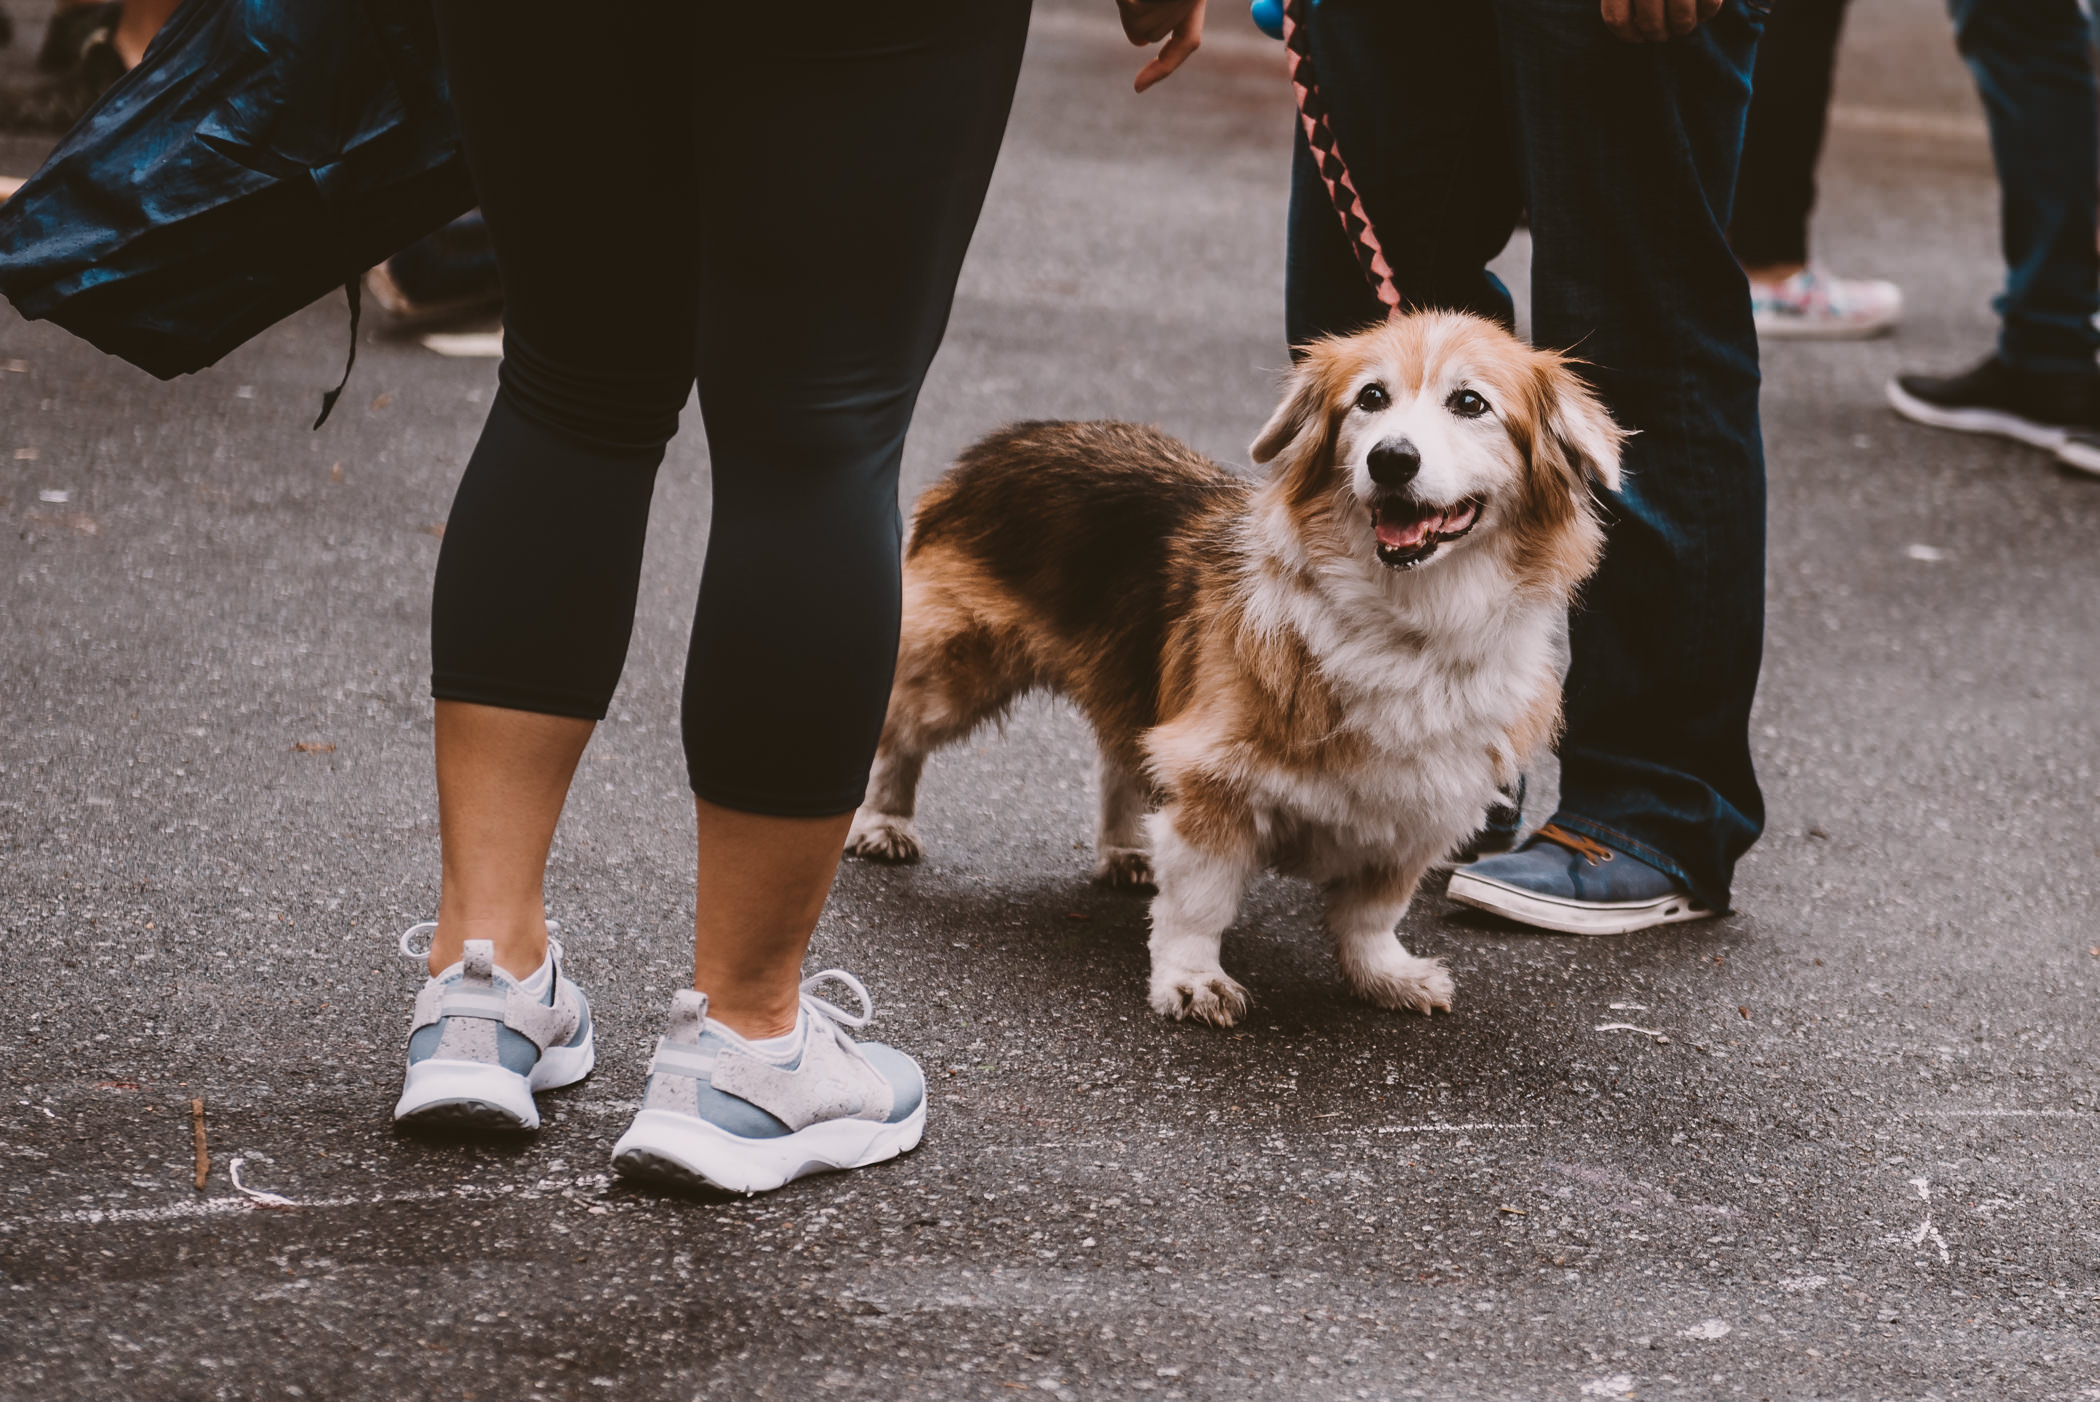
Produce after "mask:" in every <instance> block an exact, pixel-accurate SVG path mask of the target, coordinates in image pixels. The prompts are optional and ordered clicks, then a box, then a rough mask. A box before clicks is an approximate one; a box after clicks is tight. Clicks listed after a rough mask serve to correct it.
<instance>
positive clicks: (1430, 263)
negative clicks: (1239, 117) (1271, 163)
mask: <svg viewBox="0 0 2100 1402" xmlns="http://www.w3.org/2000/svg"><path fill="white" fill-rule="evenodd" d="M1762 8H1763V7H1762V6H1754V5H1751V4H1748V3H1745V0H1729V3H1728V4H1727V5H1726V6H1725V7H1724V8H1723V9H1722V11H1721V12H1720V14H1718V15H1717V16H1715V18H1714V19H1713V20H1712V21H1710V22H1709V23H1707V24H1705V25H1703V26H1701V27H1700V28H1699V29H1698V30H1697V31H1696V32H1695V33H1694V34H1692V35H1691V36H1689V37H1687V38H1685V39H1681V40H1678V41H1676V42H1674V43H1669V44H1626V43H1622V42H1621V41H1619V40H1618V39H1615V38H1613V37H1612V35H1611V34H1610V32H1609V31H1607V30H1606V29H1605V28H1604V25H1603V22H1602V20H1601V19H1599V17H1598V13H1597V10H1598V6H1597V0H1494V3H1492V4H1488V3H1481V4H1477V5H1475V4H1451V3H1448V0H1323V3H1321V4H1320V6H1319V7H1318V8H1317V9H1316V10H1315V11H1314V12H1313V19H1312V42H1313V57H1314V62H1315V66H1316V68H1317V69H1318V74H1319V82H1320V89H1321V93H1322V95H1323V96H1324V97H1325V98H1326V99H1327V103H1328V106H1329V108H1330V109H1331V112H1332V114H1333V123H1334V130H1335V135H1336V138H1337V140H1338V141H1339V143H1340V146H1341V150H1342V154H1343V157H1344V158H1345V159H1346V160H1347V161H1348V163H1349V166H1350V169H1351V172H1352V174H1353V175H1354V176H1355V178H1356V182H1357V186H1358V189H1359V191H1360V192H1361V194H1362V196H1363V200H1364V206H1365V208H1366V210H1367V211H1368V212H1369V213H1370V216H1371V220H1372V223H1373V225H1374V226H1375V227H1376V229H1377V231H1378V235H1379V239H1380V241H1381V242H1382V243H1383V244H1384V246H1385V251H1386V258H1387V261H1388V262H1390V263H1391V264H1392V266H1393V269H1394V271H1395V273H1396V274H1397V280H1398V283H1399V286H1400V289H1401V292H1402V294H1403V295H1404V296H1406V297H1408V298H1410V299H1411V300H1412V301H1413V302H1414V303H1415V304H1416V305H1421V306H1439V307H1457V308H1463V309H1466V310H1470V311H1475V312H1479V313H1481V314H1483V315H1486V316H1491V317H1498V318H1500V319H1502V320H1504V321H1505V322H1506V321H1508V320H1509V316H1510V298H1509V293H1508V291H1507V289H1505V288H1504V287H1503V286H1502V284H1501V283H1500V282H1499V281H1498V280H1497V279H1495V278H1494V277H1492V276H1491V275H1489V274H1488V273H1487V272H1486V271H1485V268H1484V264H1485V263H1486V262H1487V260H1488V259H1490V258H1492V257H1493V256H1494V255H1495V254H1496V253H1498V252H1499V251H1500V250H1501V248H1502V246H1503V244H1504V243H1505V242H1507V240H1508V238H1509V234H1510V231H1511V229H1512V227H1513V225H1514V223H1515V220H1516V216H1517V214H1518V211H1519V209H1520V207H1522V206H1524V205H1527V204H1528V206H1529V208H1530V211H1531V230H1532V238H1533V253H1532V325H1533V328H1534V334H1535V335H1536V337H1537V339H1538V341H1539V342H1540V343H1541V344H1542V345H1549V346H1556V347H1561V348H1566V349H1571V350H1573V351H1574V353H1575V354H1577V355H1579V356H1580V357H1582V359H1583V360H1584V361H1585V362H1587V364H1588V366H1589V372H1588V373H1589V375H1590V378H1591V379H1592V381H1593V382H1594V383H1595V385H1596V386H1597V388H1598V390H1599V391H1600V392H1601V393H1602V394H1603V396H1604V399H1605V401H1606V402H1607V403H1608V404H1609V405H1610V406H1611V409H1612V412H1613V413H1614V414H1615V415H1616V416H1617V418H1618V420H1619V422H1620V423H1621V424H1623V425H1625V426H1626V427H1628V428H1631V429H1636V430H1638V435H1637V436H1636V437H1634V438H1633V439H1632V440H1631V441H1630V442H1629V443H1628V444H1627V447H1626V457H1625V468H1626V480H1625V487H1624V490H1623V491H1622V492H1621V493H1619V494H1618V495H1617V496H1615V497H1611V498H1609V499H1607V500H1606V502H1605V506H1606V508H1607V515H1608V517H1609V521H1610V526H1609V533H1610V543H1609V545H1608V546H1607V548H1606V550H1605V555H1604V564H1603V567H1602V569H1601V570H1600V571H1599V572H1598V574H1597V576H1596V578H1595V579H1593V580H1592V581H1591V582H1590V584H1589V586H1588V588H1587V589H1586V590H1585V591H1584V595H1583V603H1582V606H1581V607H1580V608H1579V609H1578V610H1577V611H1576V612H1575V614H1574V616H1573V618H1572V619H1571V628H1570V643H1571V647H1572V652H1573V660H1572V662H1571V665H1570V668H1569V672H1568V695H1567V730H1566V734H1565V736H1564V738H1563V740H1562V742H1561V747H1560V753H1561V806H1560V813H1559V815H1558V816H1557V818H1556V821H1558V822H1559V823H1561V824H1562V825H1563V826H1565V827H1569V828H1572V829H1575V830H1577V831H1580V832H1583V833H1586V834H1588V835H1589V836H1592V837H1594V838H1596V839H1598V840H1599V841H1602V842H1605V843H1608V844H1610V845H1611V846H1613V847H1616V848H1618V849H1620V850H1621V851H1626V852H1630V853H1632V854H1633V855H1635V856H1637V857H1640V858H1642V859H1643V860H1645V861H1649V862H1652V863H1654V864H1655V865H1656V866H1659V867H1661V868H1662V869H1663V870H1665V871H1667V872H1669V873H1671V874H1672V875H1674V876H1676V877H1678V878H1679V879H1680V880H1682V881H1683V882H1684V883H1685V884H1686V885H1687V886H1689V887H1690V888H1691V890H1692V891H1693V892H1694V894H1696V895H1697V896H1699V897H1700V899H1702V900H1704V901H1705V902H1707V903H1708V904H1710V905H1712V906H1713V907H1714V908H1715V909H1717V910H1719V909H1725V908H1726V906H1727V902H1728V891H1729V882H1730V878H1731V877H1732V875H1733V872H1734V868H1735V863H1736V861H1737V859H1739V858H1740V857H1741V856H1742V854H1743V852H1744V851H1745V850H1747V849H1748V848H1749V846H1750V844H1751V843H1752V842H1753V841H1755V840H1756V838H1757V835H1758V832H1759V831H1760V830H1761V828H1762V827H1763V824H1764V800H1763V797H1762V795H1761V794H1760V793H1759V792H1758V787H1757V779H1756V776H1755V774H1754V773H1753V771H1752V768H1751V762H1750V743H1749V717H1750V703H1751V700H1752V698H1753V696H1754V695H1755V693H1756V690H1757V670H1758V663H1759V659H1760V655H1761V652H1762V648H1763V629H1764V548H1765V482H1764V448H1763V442H1762V439H1761V438H1760V435H1759V432H1758V422H1757V390H1758V371H1757V336H1756V332H1755V331H1754V329H1753V328H1752V325H1751V321H1750V296H1749V289H1748V285H1747V284H1746V283H1745V281H1744V278H1743V274H1742V270H1741V269H1740V268H1739V267H1738V266H1737V265H1736V261H1735V257H1734V255H1733V254H1731V253H1730V252H1729V247H1728V239H1727V236H1726V232H1725V231H1726V229H1727V226H1728V213H1729V195H1730V193H1731V191H1732V190H1733V188H1734V185H1735V172H1736V160H1737V156H1738V154H1739V153H1740V150H1741V147H1742V140H1743V116H1744V112H1745V110H1746V108H1747V107H1748V104H1749V98H1750V71H1751V62H1752V59H1753V57H1754V55H1755V51H1756V47H1757V40H1758V35H1759V33H1760V31H1761V29H1762V24H1763V20H1762ZM1287 302H1288V308H1287V316H1286V321H1287V324H1288V329H1289V333H1290V337H1291V341H1292V343H1293V344H1294V345H1295V344H1299V343H1302V342H1303V341H1305V340H1307V339H1309V338H1311V337H1313V336H1316V335H1320V334H1323V333H1326V332H1330V331H1345V330H1350V329H1353V328H1355V327H1358V326H1361V325H1363V324H1365V323H1367V322H1370V321H1372V320H1375V319H1376V318H1377V317H1378V315H1379V312H1380V307H1379V305H1378V303H1377V302H1376V301H1375V300H1374V299H1373V298H1372V296H1371V293H1370V290H1369V288H1368V287H1367V286H1366V285H1365V283H1364V280H1363V277H1362V274H1361V273H1360V272H1358V270H1357V267H1356V264H1355V262H1354V260H1353V259H1352V257H1351V256H1350V253H1349V248H1348V244H1347V242H1346V240H1345V239H1344V237H1343V235H1342V232H1341V225H1340V221H1339V219H1338V218H1337V217H1336V215H1335V213H1334V210H1333V207H1332V205H1331V204H1330V203H1329V201H1328V196H1327V193H1326V190H1325V188H1324V187H1323V186H1322V185H1321V183H1320V180H1319V176H1318V174H1317V172H1316V171H1315V170H1314V169H1313V166H1312V163H1311V158H1310V156H1309V154H1308V152H1307V149H1306V145H1305V141H1304V137H1303V135H1302V134H1301V135H1300V137H1299V140H1298V153H1297V159H1296V164H1295V168H1294V178H1293V182H1292V198H1291V224H1290V262H1289V275H1288V293H1287Z"/></svg>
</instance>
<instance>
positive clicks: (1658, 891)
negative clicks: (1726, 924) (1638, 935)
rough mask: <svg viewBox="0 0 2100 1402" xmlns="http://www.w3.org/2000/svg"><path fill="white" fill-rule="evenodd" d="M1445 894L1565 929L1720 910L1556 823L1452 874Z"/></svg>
mask: <svg viewBox="0 0 2100 1402" xmlns="http://www.w3.org/2000/svg"><path fill="white" fill-rule="evenodd" d="M1444 894H1445V895H1447V896H1449V897H1450V898H1451V899H1452V900H1454V901H1457V902H1459V903H1460V904H1462V905H1469V906H1473V907H1474V908H1476V909H1479V910H1485V911H1487V912H1489V913H1490V914H1494V915H1499V916H1502V917H1503V918H1504V919H1506V920H1515V921H1517V922H1518V923H1520V924H1524V925H1534V926H1537V927H1538V928H1539V929H1541V930H1558V931H1560V932H1561V933H1562V934H1565V935H1623V934H1625V933H1627V932H1628V931H1630V930H1645V929H1647V928H1648V927H1649V926H1650V925H1667V924H1671V923H1673V922H1675V921H1679V920H1704V919H1706V918H1707V917H1708V916H1710V915H1712V914H1713V913H1714V912H1713V911H1712V910H1710V909H1708V908H1707V907H1706V906H1704V905H1701V904H1700V903H1699V902H1698V900H1696V899H1695V898H1694V897H1693V896H1692V894H1691V893H1690V892H1689V891H1687V890H1685V888H1684V886H1683V885H1682V884H1681V883H1679V882H1678V880H1677V879H1676V878H1675V877H1673V876H1671V875H1670V874H1669V873H1668V872H1665V871H1663V870H1661V869H1660V868H1658V867H1653V866H1650V865H1648V863H1646V862H1644V861H1642V860H1640V859H1639V858H1638V857H1632V856H1628V855H1627V854H1626V853H1624V852H1619V851H1614V850H1613V849H1612V848H1609V847H1607V846H1605V845H1604V844H1603V843H1601V842H1595V841H1592V840H1591V839H1589V838H1587V837H1584V836H1582V835H1581V834H1580V833H1575V832H1570V831H1568V830H1567V829H1566V828H1563V827H1560V826H1558V825H1556V824H1553V823H1548V824H1546V825H1545V826H1544V827H1542V828H1540V829H1539V830H1538V831H1537V832H1535V833H1533V834H1532V835H1531V840H1530V841H1528V842H1526V843H1525V844H1524V845H1523V846H1522V847H1520V848H1518V849H1517V850H1516V851H1514V852H1504V853H1502V854H1501V855H1499V856H1493V857H1483V858H1481V859H1480V860H1479V861H1477V862H1474V863H1473V864H1472V865H1470V866H1462V867H1460V868H1459V869H1458V870H1457V871H1454V872H1452V873H1451V884H1450V886H1449V887H1448V888H1446V890H1445V892H1444Z"/></svg>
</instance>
